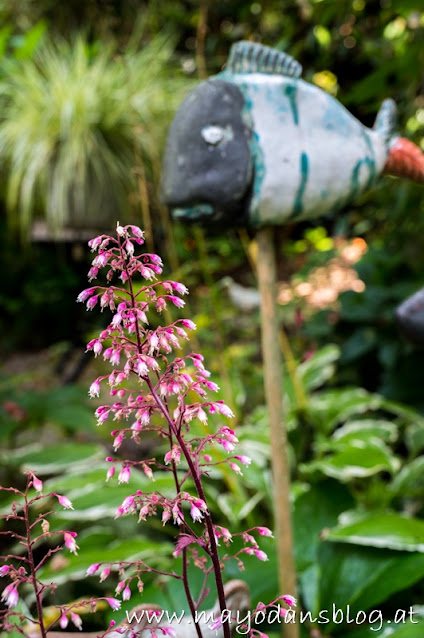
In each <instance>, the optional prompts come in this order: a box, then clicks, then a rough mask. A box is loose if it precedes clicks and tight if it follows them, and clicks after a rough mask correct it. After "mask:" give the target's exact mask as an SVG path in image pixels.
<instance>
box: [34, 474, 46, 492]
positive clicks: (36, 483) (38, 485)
mask: <svg viewBox="0 0 424 638" xmlns="http://www.w3.org/2000/svg"><path fill="white" fill-rule="evenodd" d="M31 479H32V485H33V487H34V489H35V490H36V491H37V492H42V491H43V481H40V479H39V478H37V477H36V476H35V474H32V476H31Z"/></svg>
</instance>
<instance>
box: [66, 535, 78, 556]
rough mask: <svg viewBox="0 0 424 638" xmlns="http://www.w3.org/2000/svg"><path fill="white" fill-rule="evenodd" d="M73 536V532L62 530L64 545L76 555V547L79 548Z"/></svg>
mask: <svg viewBox="0 0 424 638" xmlns="http://www.w3.org/2000/svg"><path fill="white" fill-rule="evenodd" d="M75 537H76V533H75V532H63V538H64V540H65V545H66V547H67V548H68V549H69V551H70V552H71V553H73V554H75V556H76V555H77V554H78V552H77V549H79V547H78V545H77V544H76V542H75Z"/></svg>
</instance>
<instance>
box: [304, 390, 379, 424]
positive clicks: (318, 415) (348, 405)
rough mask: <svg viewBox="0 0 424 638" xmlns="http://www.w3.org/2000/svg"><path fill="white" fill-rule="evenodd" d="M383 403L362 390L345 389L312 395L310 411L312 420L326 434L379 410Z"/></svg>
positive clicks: (375, 396) (309, 405)
mask: <svg viewBox="0 0 424 638" xmlns="http://www.w3.org/2000/svg"><path fill="white" fill-rule="evenodd" d="M381 403H382V399H381V397H379V396H378V395H376V394H370V393H369V392H367V391H366V390H363V389H362V388H343V389H337V390H327V391H323V392H319V393H316V394H312V396H311V397H310V400H309V404H308V411H309V413H310V418H311V419H313V420H314V421H315V422H316V423H318V424H319V425H320V427H321V429H322V430H323V431H324V432H332V431H333V430H334V428H335V427H336V425H337V424H338V423H341V422H343V421H346V420H347V419H349V418H350V417H352V416H356V415H360V414H364V413H366V412H368V411H370V410H371V411H374V410H378V409H379V408H380V407H381Z"/></svg>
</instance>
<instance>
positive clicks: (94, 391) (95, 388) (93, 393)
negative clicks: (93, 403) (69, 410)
mask: <svg viewBox="0 0 424 638" xmlns="http://www.w3.org/2000/svg"><path fill="white" fill-rule="evenodd" d="M88 394H89V395H90V397H91V398H92V399H93V398H94V397H98V396H99V395H100V383H99V380H98V379H96V380H95V381H93V383H92V384H91V385H90V389H89V391H88Z"/></svg>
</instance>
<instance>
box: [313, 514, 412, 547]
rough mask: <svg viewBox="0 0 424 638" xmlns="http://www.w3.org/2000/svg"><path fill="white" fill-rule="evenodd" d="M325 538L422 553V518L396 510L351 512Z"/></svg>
mask: <svg viewBox="0 0 424 638" xmlns="http://www.w3.org/2000/svg"><path fill="white" fill-rule="evenodd" d="M325 538H326V540H330V541H336V542H341V543H352V544H354V545H367V546H369V547H386V548H389V549H396V550H404V551H409V552H424V521H421V520H418V519H414V518H406V517H405V516H401V515H400V514H397V513H396V512H390V511H387V512H375V513H369V514H368V513H367V514H360V513H359V514H358V513H357V512H354V513H352V515H349V516H347V517H345V520H344V521H343V522H341V523H340V524H339V525H338V526H337V527H335V528H333V529H331V530H329V531H328V532H327V533H326V536H325Z"/></svg>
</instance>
